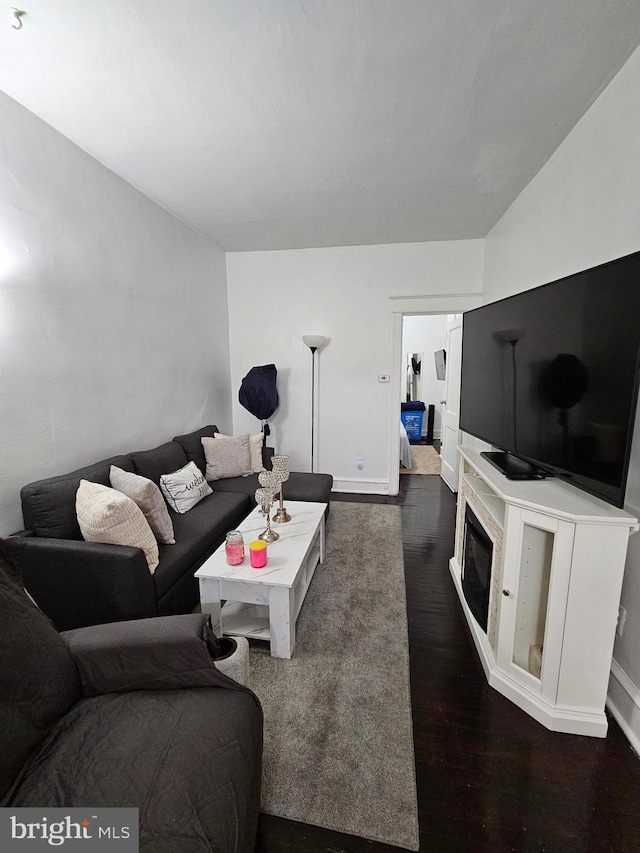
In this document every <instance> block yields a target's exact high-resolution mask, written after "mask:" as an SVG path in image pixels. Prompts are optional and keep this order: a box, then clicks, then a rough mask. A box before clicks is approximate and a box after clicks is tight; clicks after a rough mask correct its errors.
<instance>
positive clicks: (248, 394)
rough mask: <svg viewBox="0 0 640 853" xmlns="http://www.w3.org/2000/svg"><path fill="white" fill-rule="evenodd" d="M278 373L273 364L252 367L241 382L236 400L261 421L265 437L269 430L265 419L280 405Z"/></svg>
mask: <svg viewBox="0 0 640 853" xmlns="http://www.w3.org/2000/svg"><path fill="white" fill-rule="evenodd" d="M277 375H278V371H277V370H276V366H275V364H263V365H262V366H261V367H252V368H251V370H250V371H249V372H248V373H247V375H246V376H245V377H244V379H243V380H242V384H241V385H240V391H239V393H238V400H239V401H240V403H241V405H243V406H244V407H245V409H247V411H249V412H251V414H252V415H254V416H255V417H256V418H259V419H260V420H261V421H262V431H263V433H264V434H265V436H267V435H269V433H270V432H271V430H270V429H269V424H268V423H267V419H268V418H270V417H271V415H272V414H273V413H274V412H275V410H276V409H277V408H278V405H279V404H280V398H279V397H278V389H277V387H276V377H277Z"/></svg>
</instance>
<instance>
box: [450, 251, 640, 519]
mask: <svg viewBox="0 0 640 853" xmlns="http://www.w3.org/2000/svg"><path fill="white" fill-rule="evenodd" d="M639 349H640V252H637V253H635V254H633V255H628V256H627V257H624V258H620V259H618V260H615V261H611V262H609V263H607V264H603V265H601V266H599V267H594V268H593V269H590V270H586V271H584V272H580V273H576V274H575V275H570V276H567V277H566V278H563V279H560V280H558V281H555V282H552V283H550V284H546V285H543V286H541V287H536V288H534V289H533V290H526V291H523V292H522V293H518V294H516V295H515V296H510V297H508V298H506V299H501V300H499V301H497V302H493V303H490V304H488V305H484V306H482V307H481V308H476V309H475V310H473V311H468V312H466V313H465V314H464V316H463V338H462V385H461V398H460V429H462V430H464V431H465V432H468V433H471V434H472V435H474V436H476V437H478V438H480V439H483V440H484V441H486V442H488V443H489V444H491V445H494V446H495V447H498V448H500V449H501V450H504V451H508V452H509V453H511V454H514V455H515V456H516V457H519V458H520V459H523V460H525V461H526V462H530V463H534V464H535V465H538V466H540V467H541V468H542V469H543V470H544V471H547V472H549V473H550V474H553V475H555V476H559V477H563V478H565V479H566V480H568V481H569V482H571V483H572V484H574V485H575V486H577V487H579V488H581V489H584V490H585V491H588V492H590V493H591V494H594V495H596V496H597V497H600V498H603V499H604V500H606V501H608V502H609V503H612V504H614V505H616V506H622V505H623V502H624V489H625V483H626V474H627V466H628V460H629V453H630V448H631V437H632V433H633V421H634V416H635V410H636V402H637V386H638V353H639Z"/></svg>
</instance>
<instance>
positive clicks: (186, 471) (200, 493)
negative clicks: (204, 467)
mask: <svg viewBox="0 0 640 853" xmlns="http://www.w3.org/2000/svg"><path fill="white" fill-rule="evenodd" d="M160 488H161V489H162V494H163V495H164V496H165V498H166V499H167V503H168V504H169V506H170V507H171V509H172V510H174V511H175V512H177V513H180V514H182V513H185V512H189V511H190V510H191V509H193V507H194V506H195V505H196V504H197V503H199V502H200V501H201V500H202V499H203V498H206V496H207V495H210V494H211V486H210V485H209V484H208V483H207V481H206V480H205V478H204V475H203V473H202V471H201V470H200V469H199V468H198V466H197V465H196V463H195V462H187V464H186V465H185V466H184V467H182V468H179V469H178V470H177V471H172V472H171V473H169V474H163V475H162V476H161V477H160Z"/></svg>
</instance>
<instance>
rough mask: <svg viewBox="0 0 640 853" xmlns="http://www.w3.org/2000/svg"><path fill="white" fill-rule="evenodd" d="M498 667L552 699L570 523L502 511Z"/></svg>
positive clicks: (515, 509)
mask: <svg viewBox="0 0 640 853" xmlns="http://www.w3.org/2000/svg"><path fill="white" fill-rule="evenodd" d="M508 513H509V518H508V524H507V529H508V535H507V537H506V541H505V550H504V575H503V597H502V601H501V607H500V624H499V642H498V665H499V667H500V668H501V669H502V671H503V672H505V673H507V674H508V675H509V677H510V678H512V679H514V681H517V682H518V683H519V684H520V685H522V686H523V687H525V688H526V689H527V690H528V691H529V692H530V693H531V694H533V695H537V696H541V697H542V698H543V699H544V700H546V701H547V702H550V703H553V702H555V700H556V695H557V691H558V677H559V673H560V661H561V656H562V637H563V631H564V621H565V613H566V606H567V592H568V588H569V577H570V565H571V549H572V547H573V535H574V525H573V524H572V523H570V522H566V521H560V520H558V519H556V518H552V517H550V516H548V515H545V514H543V513H537V512H532V511H530V510H524V509H519V508H518V507H513V506H510V507H509V508H508Z"/></svg>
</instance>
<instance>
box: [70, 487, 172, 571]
mask: <svg viewBox="0 0 640 853" xmlns="http://www.w3.org/2000/svg"><path fill="white" fill-rule="evenodd" d="M76 511H77V513H78V524H79V525H80V530H81V531H82V535H83V537H84V538H85V539H86V541H87V542H103V543H105V544H108V545H129V546H130V547H132V548H141V549H142V550H143V551H144V556H145V557H146V560H147V564H148V566H149V571H150V572H151V574H153V573H154V571H155V570H156V567H157V565H158V543H157V542H156V539H155V536H154V535H153V533H152V531H151V528H150V527H149V522H148V521H147V519H146V518H145V517H144V513H143V512H142V510H141V509H140V507H139V506H138V505H137V504H136V503H135V502H134V501H132V500H131V498H129V497H127V496H126V495H124V494H123V493H122V492H119V491H118V490H117V489H112V488H110V487H109V486H101V485H100V484H98V483H90V482H89V480H80V485H79V486H78V493H77V495H76Z"/></svg>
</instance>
